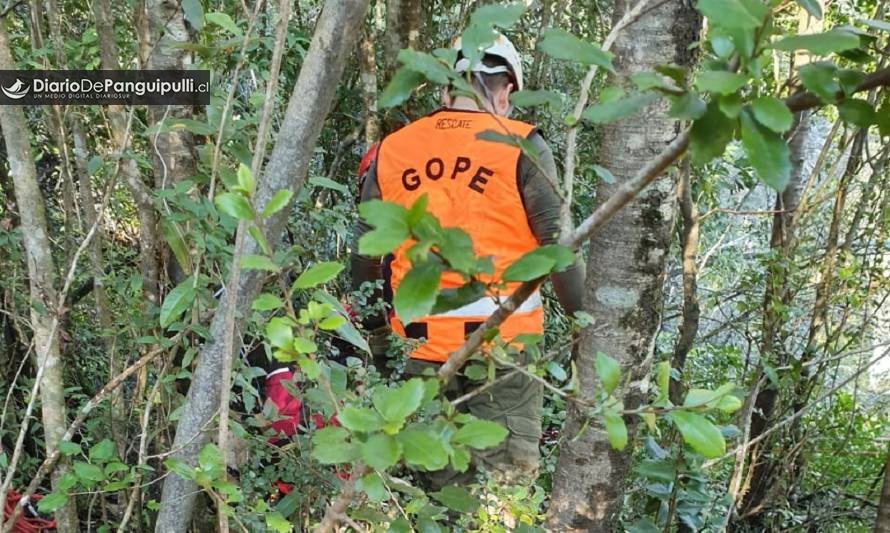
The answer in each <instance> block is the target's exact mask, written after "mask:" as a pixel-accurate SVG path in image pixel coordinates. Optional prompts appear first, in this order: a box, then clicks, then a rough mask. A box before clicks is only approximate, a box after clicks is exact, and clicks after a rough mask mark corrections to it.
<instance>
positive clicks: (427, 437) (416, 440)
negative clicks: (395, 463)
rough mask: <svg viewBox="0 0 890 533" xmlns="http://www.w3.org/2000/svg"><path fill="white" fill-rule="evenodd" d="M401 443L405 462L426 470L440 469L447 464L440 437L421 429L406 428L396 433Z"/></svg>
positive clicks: (446, 454) (446, 456)
mask: <svg viewBox="0 0 890 533" xmlns="http://www.w3.org/2000/svg"><path fill="white" fill-rule="evenodd" d="M396 439H398V441H399V442H400V443H402V450H403V455H404V457H405V462H406V463H407V464H409V465H411V466H420V467H423V468H425V469H427V470H441V469H442V468H445V466H446V465H447V464H448V452H446V451H445V446H444V445H443V443H442V439H441V438H438V437H436V436H434V435H433V434H431V433H430V432H428V431H426V430H422V429H406V430H404V431H402V432H401V433H399V434H398V435H396Z"/></svg>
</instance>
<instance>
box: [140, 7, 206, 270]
mask: <svg viewBox="0 0 890 533" xmlns="http://www.w3.org/2000/svg"><path fill="white" fill-rule="evenodd" d="M145 8H146V10H147V20H148V25H149V26H148V27H149V34H150V35H151V43H152V46H153V48H152V52H151V55H150V56H149V57H148V68H149V69H151V70H182V69H185V68H187V67H188V65H190V64H192V62H193V59H192V56H191V53H190V52H188V51H187V50H186V48H184V46H183V45H186V44H189V43H191V40H192V39H191V33H190V31H189V26H188V24H187V23H186V20H185V13H184V12H183V9H182V3H181V2H180V1H178V0H175V1H174V0H146V2H145ZM192 109H193V107H192V106H189V105H167V106H162V105H151V106H148V116H149V120H150V122H151V124H153V125H156V124H158V123H160V122H163V121H164V120H173V119H180V118H184V119H191V118H192ZM149 141H150V143H151V146H152V148H151V154H152V166H153V167H154V174H155V182H154V186H155V188H157V189H166V188H170V187H172V186H173V185H175V184H176V183H178V182H180V181H182V180H184V179H186V178H190V177H192V176H194V175H195V172H196V169H197V157H196V153H195V140H194V137H193V136H192V132H191V131H189V130H188V129H187V128H176V129H172V130H170V129H167V130H166V131H161V132H159V133H156V134H153V135H151V137H150V139H149ZM183 231H184V232H186V233H187V232H188V231H189V229H188V228H184V230H183ZM161 249H162V250H163V256H164V261H163V262H164V264H166V265H167V269H166V271H167V275H168V276H169V278H170V280H171V281H172V282H173V283H174V284H178V283H179V282H181V281H183V280H184V279H185V278H186V274H185V272H184V271H183V269H182V267H181V266H180V265H179V263H177V262H176V260H175V259H174V258H173V257H171V253H170V250H169V247H167V246H164V247H162V248H161Z"/></svg>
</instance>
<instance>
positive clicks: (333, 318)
mask: <svg viewBox="0 0 890 533" xmlns="http://www.w3.org/2000/svg"><path fill="white" fill-rule="evenodd" d="M345 323H346V319H345V318H343V315H341V314H339V313H334V314H332V315H330V316H327V317H325V318H323V319H322V320H320V321H319V322H318V327H319V328H320V329H323V330H325V331H330V330H332V329H337V328H339V327H340V326H342V325H343V324H345Z"/></svg>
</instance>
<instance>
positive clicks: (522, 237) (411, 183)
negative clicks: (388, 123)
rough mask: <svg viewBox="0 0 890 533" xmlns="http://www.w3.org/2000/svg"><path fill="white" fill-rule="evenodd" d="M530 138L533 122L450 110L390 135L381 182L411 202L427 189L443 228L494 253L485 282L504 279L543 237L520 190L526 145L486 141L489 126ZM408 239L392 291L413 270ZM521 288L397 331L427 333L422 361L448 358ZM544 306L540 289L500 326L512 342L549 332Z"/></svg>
mask: <svg viewBox="0 0 890 533" xmlns="http://www.w3.org/2000/svg"><path fill="white" fill-rule="evenodd" d="M505 128H506V130H507V132H509V133H510V134H514V135H519V136H520V137H522V138H525V137H527V136H528V135H529V134H530V133H531V132H532V130H534V126H532V125H530V124H525V123H523V122H519V121H516V120H510V119H507V118H503V117H493V116H491V115H489V114H488V113H485V112H475V111H459V110H450V109H443V110H439V111H436V112H434V113H432V114H430V115H428V116H426V117H424V118H421V119H420V120H418V121H416V122H413V123H412V124H409V125H408V126H405V127H404V128H402V129H400V130H398V131H396V132H394V133H392V134H391V135H389V136H387V137H386V138H385V139H384V140H383V141H382V143H381V145H380V151H379V153H378V156H377V181H378V184H379V186H380V194H381V197H382V199H383V200H386V201H389V202H395V203H397V204H399V205H402V206H404V207H410V206H411V205H412V204H413V203H414V201H415V200H417V199H418V198H419V197H420V196H421V195H423V194H426V195H427V196H428V200H429V202H428V205H427V210H428V211H429V212H430V213H431V214H432V215H434V216H435V217H436V218H437V219H438V220H439V222H440V223H441V224H442V226H443V227H457V228H460V229H462V230H464V231H465V232H467V234H469V236H470V238H471V239H472V241H473V248H474V251H475V253H476V255H477V256H480V257H486V256H490V257H491V258H492V262H493V263H494V275H493V276H492V277H491V278H490V279H482V280H481V281H483V282H498V281H500V279H501V276H502V274H503V272H504V269H506V268H507V267H508V266H509V265H510V264H512V263H513V262H514V261H516V260H517V259H519V258H520V257H521V256H522V255H524V254H526V253H527V252H529V251H531V250H533V249H535V248H536V247H537V246H538V240H537V238H535V235H534V233H532V230H531V227H530V226H529V224H528V217H527V215H526V212H525V207H524V206H523V203H522V196H521V194H520V191H519V183H518V176H517V172H518V166H519V156H520V155H521V151H520V150H519V149H518V148H516V147H514V146H510V145H508V144H504V143H497V142H490V141H481V140H478V139H476V135H477V134H478V133H480V132H483V131H486V130H494V131H497V132H500V133H506V132H505V131H504V129H505ZM411 244H412V243H410V242H406V243H403V244H402V246H400V247H399V248H398V249H396V251H395V252H394V254H393V258H392V261H391V263H390V272H391V274H390V276H391V277H390V283H391V286H392V289H393V291H395V290H396V289H398V286H399V283H400V282H401V280H402V279H404V277H405V274H407V272H408V271H409V270H410V269H411V262H410V260H409V259H408V258H407V257H406V255H405V252H406V251H407V250H408V248H410V246H411ZM463 284H464V280H463V277H462V276H461V275H460V274H458V273H456V272H445V273H444V274H443V275H442V280H441V282H440V289H453V288H456V287H460V286H461V285H463ZM518 286H519V284H518V283H508V284H506V289H501V290H499V291H498V294H489V295H486V296H484V297H483V298H480V299H479V300H477V301H475V302H471V303H469V304H467V305H464V306H463V307H460V308H458V309H453V310H451V311H448V312H446V313H443V314H439V315H430V316H425V317H422V318H420V319H417V320H416V321H415V322H413V323H411V324H407V325H406V324H402V323H401V322H400V321H399V320H398V317H397V316H396V317H394V318H393V319H392V327H393V331H395V332H396V333H397V334H399V335H401V336H402V337H406V338H425V339H426V342H425V343H424V344H422V345H420V346H419V347H418V348H417V349H416V350H414V351H413V352H412V353H411V357H412V358H415V359H423V360H427V361H435V362H443V361H446V360H447V359H448V355H449V354H450V353H451V352H453V351H455V350H456V349H457V348H459V347H460V346H461V345H462V344H463V342H464V339H465V338H466V336H467V335H469V334H470V333H472V332H473V330H475V329H476V328H478V327H479V326H480V325H481V324H482V323H483V322H484V321H485V320H486V319H487V318H488V317H489V316H491V314H492V313H494V311H495V310H496V309H497V307H498V305H499V304H500V301H502V300H504V299H506V298H507V297H509V296H510V294H512V293H513V291H514V290H516V288H517V287H518ZM543 331H544V310H543V306H542V304H541V296H540V294H539V293H537V292H536V293H535V294H534V295H532V296H531V297H530V298H529V299H528V300H526V302H525V303H524V304H523V305H522V306H521V307H520V308H519V309H518V310H517V311H516V312H515V313H514V314H513V315H511V316H510V317H509V318H508V319H507V320H505V321H504V323H503V324H501V326H500V334H501V338H503V339H504V340H505V341H508V342H509V341H510V340H512V339H513V338H515V337H516V336H517V335H520V334H522V333H543Z"/></svg>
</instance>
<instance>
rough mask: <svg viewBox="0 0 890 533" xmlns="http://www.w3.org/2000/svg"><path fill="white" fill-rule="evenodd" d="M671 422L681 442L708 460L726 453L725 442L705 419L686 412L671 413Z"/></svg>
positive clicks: (718, 431) (715, 428) (714, 427)
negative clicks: (677, 431) (680, 435)
mask: <svg viewBox="0 0 890 533" xmlns="http://www.w3.org/2000/svg"><path fill="white" fill-rule="evenodd" d="M671 420H672V421H673V422H674V425H675V426H676V427H677V429H678V430H679V431H680V433H681V434H682V435H683V440H684V441H685V442H686V444H688V445H689V446H691V447H692V449H693V450H695V451H696V452H698V453H700V454H702V455H704V456H705V457H707V458H708V459H714V458H717V457H720V456H721V455H723V454H724V453H726V441H724V440H723V435H722V434H721V433H720V430H719V429H717V426H715V425H714V424H712V423H711V422H710V421H709V420H708V419H707V418H705V417H704V416H702V415H699V414H696V413H690V412H688V411H672V412H671Z"/></svg>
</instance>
